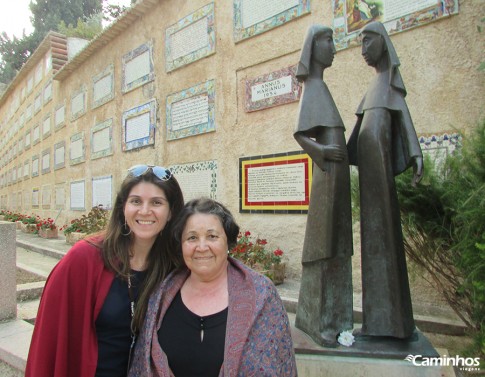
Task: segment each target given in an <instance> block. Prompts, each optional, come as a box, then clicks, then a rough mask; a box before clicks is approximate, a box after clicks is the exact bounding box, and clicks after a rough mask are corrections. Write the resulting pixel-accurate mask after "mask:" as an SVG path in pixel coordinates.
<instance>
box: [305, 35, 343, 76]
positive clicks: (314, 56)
mask: <svg viewBox="0 0 485 377" xmlns="http://www.w3.org/2000/svg"><path fill="white" fill-rule="evenodd" d="M335 52H336V51H335V45H334V43H333V30H332V29H331V28H329V27H328V26H324V25H311V26H310V27H309V28H308V30H307V33H306V35H305V40H304V42H303V48H302V50H301V55H300V61H299V62H298V67H297V71H296V78H297V79H298V80H299V81H305V79H306V78H307V77H308V74H309V72H310V64H311V62H312V60H313V61H315V63H317V64H320V65H322V66H323V67H329V66H331V65H332V62H333V57H334V55H335Z"/></svg>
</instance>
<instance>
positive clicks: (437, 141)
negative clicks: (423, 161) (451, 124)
mask: <svg viewBox="0 0 485 377" xmlns="http://www.w3.org/2000/svg"><path fill="white" fill-rule="evenodd" d="M461 142H462V136H461V135H460V134H459V133H444V134H441V135H422V136H420V137H419V144H420V146H421V150H422V151H423V153H427V154H429V155H430V156H431V157H433V158H434V159H435V162H436V163H437V165H438V166H442V165H443V163H444V162H445V160H446V157H447V156H449V155H451V154H452V153H453V152H454V151H455V149H456V148H460V146H461Z"/></svg>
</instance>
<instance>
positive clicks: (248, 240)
mask: <svg viewBox="0 0 485 377" xmlns="http://www.w3.org/2000/svg"><path fill="white" fill-rule="evenodd" d="M267 244H268V242H267V241H266V239H264V238H259V237H256V239H253V238H252V237H251V232H250V231H245V232H244V233H242V232H241V233H239V236H238V238H237V244H236V246H234V247H233V248H232V249H231V250H229V255H230V256H232V257H233V258H236V259H239V260H240V261H242V262H243V263H244V264H246V265H248V266H249V267H251V268H255V269H262V270H263V271H269V270H270V269H271V267H272V265H273V264H279V263H281V257H282V256H283V251H282V250H281V249H276V250H273V251H269V250H268V249H267V248H266V245H267Z"/></svg>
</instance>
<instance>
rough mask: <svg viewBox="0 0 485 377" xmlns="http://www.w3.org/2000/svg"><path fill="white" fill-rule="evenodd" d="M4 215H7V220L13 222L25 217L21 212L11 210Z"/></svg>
mask: <svg viewBox="0 0 485 377" xmlns="http://www.w3.org/2000/svg"><path fill="white" fill-rule="evenodd" d="M3 216H5V221H11V222H16V221H21V220H22V219H23V217H24V215H22V214H21V213H18V212H11V211H6V212H5V214H4V215H3Z"/></svg>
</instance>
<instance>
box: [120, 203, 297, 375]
mask: <svg viewBox="0 0 485 377" xmlns="http://www.w3.org/2000/svg"><path fill="white" fill-rule="evenodd" d="M238 233H239V227H238V225H237V224H236V223H235V221H234V219H233V217H232V215H231V213H230V212H229V211H228V210H227V209H226V208H225V207H224V206H223V205H222V204H220V203H218V202H216V201H214V200H211V199H195V200H192V201H190V202H189V203H187V204H186V205H185V207H184V209H183V211H182V214H181V216H180V217H179V218H178V221H177V222H176V224H175V228H174V236H175V238H176V240H177V241H178V243H179V252H180V253H181V254H182V255H183V258H184V260H185V264H186V268H183V269H179V270H178V271H175V272H174V273H172V274H171V275H170V276H169V277H168V278H167V279H166V280H165V281H164V282H163V284H162V285H161V287H160V288H159V289H158V290H157V291H156V292H155V293H154V294H153V296H152V297H151V298H150V303H149V306H148V311H147V318H146V321H145V323H144V327H143V330H142V332H141V337H140V340H139V343H138V344H137V346H136V349H135V358H134V361H133V365H132V368H131V370H130V373H129V375H130V376H140V377H141V376H143V377H145V376H177V377H181V376H204V377H211V376H296V375H297V373H296V365H295V357H294V352H293V345H292V340H291V334H290V325H289V322H288V317H287V314H286V312H285V309H284V307H283V303H282V302H281V299H280V297H279V296H278V293H277V291H276V288H275V286H274V285H273V284H272V282H271V281H270V280H269V279H268V278H266V277H265V276H263V275H260V274H258V273H256V272H255V271H253V270H251V269H249V268H248V267H246V266H245V265H243V264H242V263H240V262H239V261H236V260H234V259H232V258H230V257H228V255H227V254H228V249H229V248H231V247H233V246H234V245H235V244H236V241H237V235H238Z"/></svg>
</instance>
